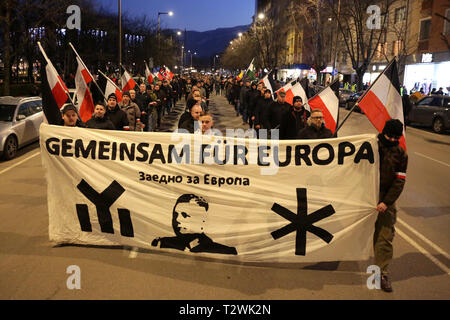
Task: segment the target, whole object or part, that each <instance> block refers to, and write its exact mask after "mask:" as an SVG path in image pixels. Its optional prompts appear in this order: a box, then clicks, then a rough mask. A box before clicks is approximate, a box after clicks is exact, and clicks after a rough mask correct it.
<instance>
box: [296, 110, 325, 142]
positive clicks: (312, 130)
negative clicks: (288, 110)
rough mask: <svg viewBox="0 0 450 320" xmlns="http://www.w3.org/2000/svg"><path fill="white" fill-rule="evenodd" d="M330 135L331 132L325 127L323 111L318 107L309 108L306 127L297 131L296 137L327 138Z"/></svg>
mask: <svg viewBox="0 0 450 320" xmlns="http://www.w3.org/2000/svg"><path fill="white" fill-rule="evenodd" d="M332 137H333V133H332V132H331V130H330V129H328V128H327V127H325V122H324V121H323V113H322V110H320V109H314V110H311V116H310V117H309V118H308V120H307V121H306V127H305V128H303V129H302V130H300V132H299V133H298V139H327V138H332Z"/></svg>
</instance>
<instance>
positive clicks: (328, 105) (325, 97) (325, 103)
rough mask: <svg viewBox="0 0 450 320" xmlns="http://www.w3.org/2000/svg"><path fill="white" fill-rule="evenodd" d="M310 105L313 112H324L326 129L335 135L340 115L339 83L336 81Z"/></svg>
mask: <svg viewBox="0 0 450 320" xmlns="http://www.w3.org/2000/svg"><path fill="white" fill-rule="evenodd" d="M308 105H309V107H310V108H311V110H313V109H320V110H321V111H322V114H323V120H324V121H325V127H327V128H328V129H330V130H331V132H333V134H334V132H335V131H336V125H337V118H338V113H339V81H334V82H333V83H332V84H331V85H329V86H328V87H326V88H325V89H323V90H322V91H321V92H320V93H319V94H317V95H315V96H314V97H312V98H311V99H309V100H308Z"/></svg>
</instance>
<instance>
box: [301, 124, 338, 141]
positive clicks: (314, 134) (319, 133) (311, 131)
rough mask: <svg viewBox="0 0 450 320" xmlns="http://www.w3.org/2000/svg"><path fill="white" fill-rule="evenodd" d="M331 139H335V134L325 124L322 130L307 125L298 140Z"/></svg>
mask: <svg viewBox="0 0 450 320" xmlns="http://www.w3.org/2000/svg"><path fill="white" fill-rule="evenodd" d="M331 137H333V133H332V132H331V130H330V129H328V128H327V127H325V125H324V124H322V126H321V127H320V129H317V128H316V127H315V126H313V125H307V126H306V127H305V128H303V129H302V130H301V131H300V132H299V134H298V139H327V138H331Z"/></svg>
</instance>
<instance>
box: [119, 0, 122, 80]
mask: <svg viewBox="0 0 450 320" xmlns="http://www.w3.org/2000/svg"><path fill="white" fill-rule="evenodd" d="M121 65H122V0H119V79H120V78H121V74H122V71H121V67H120V66H121Z"/></svg>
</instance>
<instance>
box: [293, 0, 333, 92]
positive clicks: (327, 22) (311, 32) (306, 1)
mask: <svg viewBox="0 0 450 320" xmlns="http://www.w3.org/2000/svg"><path fill="white" fill-rule="evenodd" d="M290 13H291V18H292V21H293V24H294V26H295V28H296V30H297V31H298V32H303V34H304V35H305V36H304V38H303V41H304V44H305V50H304V54H303V61H304V62H307V63H309V64H311V65H312V66H313V69H314V70H315V71H316V73H317V75H318V77H317V79H318V82H319V83H322V84H323V80H324V79H323V78H322V77H321V73H320V72H321V71H322V70H323V69H325V68H326V67H327V65H328V63H329V62H331V61H332V59H334V57H333V55H332V53H333V47H334V45H333V38H334V32H335V22H334V21H335V20H333V19H332V18H331V16H332V12H331V10H330V7H329V3H328V2H327V0H295V1H294V2H293V8H292V10H290Z"/></svg>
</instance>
